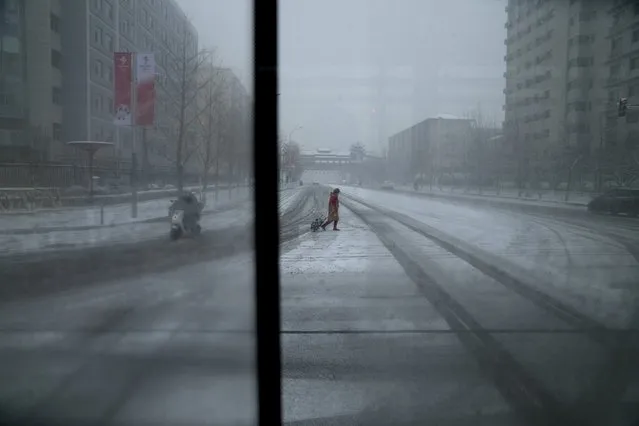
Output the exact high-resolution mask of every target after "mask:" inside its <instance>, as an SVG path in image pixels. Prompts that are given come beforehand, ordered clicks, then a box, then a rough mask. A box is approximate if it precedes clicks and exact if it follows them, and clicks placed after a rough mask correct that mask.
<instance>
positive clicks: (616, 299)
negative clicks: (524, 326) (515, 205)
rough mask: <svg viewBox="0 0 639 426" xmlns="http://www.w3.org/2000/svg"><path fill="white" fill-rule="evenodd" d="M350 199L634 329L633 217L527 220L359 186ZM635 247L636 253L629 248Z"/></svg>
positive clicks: (638, 277) (638, 243)
mask: <svg viewBox="0 0 639 426" xmlns="http://www.w3.org/2000/svg"><path fill="white" fill-rule="evenodd" d="M344 195H345V196H348V195H351V196H354V197H356V198H358V199H360V200H364V201H366V202H368V203H372V204H373V205H375V206H380V207H383V208H386V209H389V210H392V211H394V212H397V213H400V214H402V215H405V216H406V217H408V218H410V219H413V220H414V221H417V222H419V223H420V224H423V225H426V226H427V227H428V228H434V229H436V230H437V231H439V232H440V233H441V234H442V235H444V236H445V237H447V238H449V239H450V240H451V241H453V242H454V244H455V245H458V246H459V245H463V246H464V247H465V248H466V249H467V250H468V251H473V252H475V253H479V254H480V255H485V256H486V257H488V258H490V261H491V262H492V263H495V264H499V265H500V266H501V267H503V268H505V269H507V270H508V271H509V272H511V273H512V274H515V275H517V276H518V277H521V276H525V277H527V279H528V280H529V281H533V282H534V283H535V285H536V286H538V287H539V289H540V290H542V291H544V292H546V293H548V294H550V295H552V296H553V297H557V298H560V299H561V300H562V301H563V302H565V303H567V304H569V305H571V306H574V307H578V308H579V309H580V310H582V311H583V312H584V313H585V314H587V315H589V316H592V317H594V318H597V319H598V320H599V321H602V322H604V323H605V324H607V325H608V326H610V327H627V326H628V325H629V321H630V320H631V317H632V315H633V313H634V310H635V308H636V307H637V306H639V288H637V286H636V283H637V282H639V268H638V263H637V261H638V260H637V258H635V256H639V254H638V253H639V222H637V221H634V220H632V219H628V218H614V217H605V216H593V215H590V214H588V213H587V212H585V211H584V210H583V209H572V210H571V211H570V212H569V213H568V214H561V215H556V216H553V215H550V214H546V215H540V214H538V213H535V214H534V215H531V214H522V213H521V212H512V211H509V210H506V209H497V208H489V207H484V206H473V205H472V204H469V203H468V202H454V201H450V200H439V199H428V198H426V199H425V198H421V197H416V196H411V195H406V194H393V193H391V192H382V191H376V190H369V189H361V188H352V187H348V188H344ZM633 242H634V250H635V251H634V253H633V251H632V250H630V249H629V248H628V247H627V245H632V244H633ZM632 327H639V323H636V324H632Z"/></svg>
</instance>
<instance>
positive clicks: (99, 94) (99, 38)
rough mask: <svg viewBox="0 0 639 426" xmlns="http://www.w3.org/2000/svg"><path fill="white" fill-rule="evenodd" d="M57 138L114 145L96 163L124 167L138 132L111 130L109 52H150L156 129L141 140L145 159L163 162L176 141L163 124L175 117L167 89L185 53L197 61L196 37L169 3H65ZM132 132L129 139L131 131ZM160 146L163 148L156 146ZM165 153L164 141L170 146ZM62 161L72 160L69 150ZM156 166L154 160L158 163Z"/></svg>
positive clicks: (149, 0) (139, 135)
mask: <svg viewBox="0 0 639 426" xmlns="http://www.w3.org/2000/svg"><path fill="white" fill-rule="evenodd" d="M63 24H64V25H63V28H62V45H63V46H64V51H65V53H64V55H63V56H64V60H63V74H64V76H65V78H64V85H63V105H64V109H63V126H62V129H63V132H62V133H63V140H64V141H71V140H96V141H107V142H113V143H114V147H113V149H105V150H103V151H101V152H99V153H98V155H99V156H101V157H102V158H110V159H114V160H116V161H128V160H129V159H130V158H131V153H132V150H133V147H134V145H135V149H136V151H137V152H140V150H141V146H140V145H141V143H140V141H141V139H142V129H139V128H135V127H130V128H127V127H117V126H115V125H114V124H113V52H117V51H121V52H144V53H154V55H155V60H156V72H157V84H156V107H155V113H156V117H155V123H156V125H155V126H153V127H152V128H150V129H147V132H146V138H147V140H149V141H151V142H152V144H153V146H154V147H160V148H161V149H160V150H158V151H157V152H156V150H155V149H153V150H150V152H148V155H149V156H150V157H153V156H155V157H156V158H155V160H157V161H160V162H161V161H166V158H165V155H163V153H162V152H159V151H161V150H164V154H166V150H167V143H165V142H166V141H170V140H172V139H174V135H172V134H170V131H168V130H167V129H166V128H165V127H163V126H162V123H165V122H167V121H168V119H169V117H175V116H177V115H178V114H177V112H176V103H175V102H174V99H175V98H176V93H172V90H173V89H171V87H172V88H175V87H177V86H179V85H177V84H172V85H171V84H166V82H167V81H175V80H176V79H179V76H177V75H176V74H179V70H180V69H181V67H183V66H184V62H185V61H184V58H185V55H186V57H188V58H189V59H190V58H192V57H194V56H196V55H197V51H198V37H197V31H196V30H195V28H194V27H193V26H192V24H191V23H190V22H189V20H188V19H187V17H186V15H185V14H184V13H183V11H182V10H181V9H180V7H179V6H178V5H177V3H176V2H175V1H174V0H90V1H82V2H73V3H70V2H69V3H64V8H63ZM134 132H135V133H134ZM162 140H163V141H165V142H162ZM168 149H169V150H170V142H169V147H168ZM67 155H73V153H71V152H70V151H67ZM157 161H156V162H157Z"/></svg>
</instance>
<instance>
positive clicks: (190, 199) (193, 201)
mask: <svg viewBox="0 0 639 426" xmlns="http://www.w3.org/2000/svg"><path fill="white" fill-rule="evenodd" d="M175 210H183V211H184V220H185V221H187V220H193V219H195V220H199V219H200V212H201V211H202V204H201V203H200V202H198V200H197V198H195V196H194V195H193V194H186V195H182V196H181V197H180V198H178V199H177V200H175V201H174V202H173V204H172V205H171V209H170V214H172V213H173V212H174V211H175Z"/></svg>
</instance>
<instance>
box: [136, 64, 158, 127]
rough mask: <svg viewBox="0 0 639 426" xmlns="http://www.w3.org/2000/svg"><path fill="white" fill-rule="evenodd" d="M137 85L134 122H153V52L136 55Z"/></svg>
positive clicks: (139, 123)
mask: <svg viewBox="0 0 639 426" xmlns="http://www.w3.org/2000/svg"><path fill="white" fill-rule="evenodd" d="M135 57H136V71H137V74H136V75H137V87H136V92H135V94H136V108H135V123H136V124H137V125H139V126H150V125H152V124H153V119H154V115H155V57H154V56H153V53H138V54H137V55H136V56H135Z"/></svg>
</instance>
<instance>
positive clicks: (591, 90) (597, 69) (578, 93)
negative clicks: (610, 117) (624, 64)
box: [559, 0, 618, 155]
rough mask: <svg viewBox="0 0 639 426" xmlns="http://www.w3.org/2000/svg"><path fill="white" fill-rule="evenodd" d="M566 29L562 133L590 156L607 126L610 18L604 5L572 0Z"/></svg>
mask: <svg viewBox="0 0 639 426" xmlns="http://www.w3.org/2000/svg"><path fill="white" fill-rule="evenodd" d="M602 6H604V7H602ZM567 28H568V38H567V45H568V50H567V53H568V56H567V61H568V62H567V81H566V87H565V93H566V111H565V114H566V119H565V123H566V124H565V126H564V128H560V129H559V130H560V131H561V130H563V131H565V133H566V141H567V144H568V146H569V147H570V148H571V149H573V150H577V151H578V152H580V153H584V154H586V155H588V154H591V153H595V152H596V150H597V149H598V147H599V146H600V145H601V143H602V141H603V132H604V128H605V126H606V117H605V113H606V103H607V98H608V93H607V90H606V84H607V83H608V82H607V79H608V71H609V64H608V59H609V55H608V52H609V47H610V40H609V39H608V32H609V30H610V15H609V14H608V11H607V10H606V6H605V3H603V2H592V1H589V0H570V1H569V3H568V26H567ZM617 72H618V70H617Z"/></svg>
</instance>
